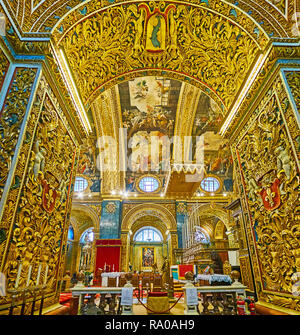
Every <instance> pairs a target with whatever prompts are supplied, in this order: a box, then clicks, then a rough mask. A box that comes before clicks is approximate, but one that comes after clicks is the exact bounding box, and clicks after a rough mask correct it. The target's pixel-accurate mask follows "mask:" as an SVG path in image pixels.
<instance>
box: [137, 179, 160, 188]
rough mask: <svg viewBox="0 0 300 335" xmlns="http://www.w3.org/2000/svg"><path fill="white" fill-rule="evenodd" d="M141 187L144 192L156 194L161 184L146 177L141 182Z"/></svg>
mask: <svg viewBox="0 0 300 335" xmlns="http://www.w3.org/2000/svg"><path fill="white" fill-rule="evenodd" d="M139 187H140V189H141V190H142V191H144V192H154V191H156V190H157V189H158V187H159V183H158V180H157V179H156V178H153V177H144V178H142V179H141V180H140V183H139Z"/></svg>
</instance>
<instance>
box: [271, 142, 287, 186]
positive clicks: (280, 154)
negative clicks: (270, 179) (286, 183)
mask: <svg viewBox="0 0 300 335" xmlns="http://www.w3.org/2000/svg"><path fill="white" fill-rule="evenodd" d="M274 153H275V154H276V155H277V169H278V172H279V171H281V170H284V172H285V175H286V177H287V179H288V180H289V179H290V178H291V164H290V156H289V153H288V148H284V147H283V146H282V145H280V146H278V147H277V148H276V149H275V150H274Z"/></svg>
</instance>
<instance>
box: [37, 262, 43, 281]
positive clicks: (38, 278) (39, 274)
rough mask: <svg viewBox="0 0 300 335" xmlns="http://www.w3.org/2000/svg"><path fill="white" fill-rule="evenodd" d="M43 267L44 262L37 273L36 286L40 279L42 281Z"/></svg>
mask: <svg viewBox="0 0 300 335" xmlns="http://www.w3.org/2000/svg"><path fill="white" fill-rule="evenodd" d="M41 269H42V264H40V265H39V269H38V274H37V278H36V286H38V284H39V281H40V276H41Z"/></svg>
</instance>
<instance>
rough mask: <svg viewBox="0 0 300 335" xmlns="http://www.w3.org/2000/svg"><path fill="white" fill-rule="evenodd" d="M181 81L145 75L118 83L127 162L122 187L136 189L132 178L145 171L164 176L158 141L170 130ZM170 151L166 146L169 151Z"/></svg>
mask: <svg viewBox="0 0 300 335" xmlns="http://www.w3.org/2000/svg"><path fill="white" fill-rule="evenodd" d="M180 89H181V82H179V81H176V80H173V79H168V78H165V77H154V76H147V77H141V78H136V79H133V80H130V81H127V82H125V83H121V84H119V95H120V103H121V109H122V123H123V127H124V128H126V129H127V140H128V145H127V147H128V157H129V166H130V168H129V169H128V171H127V173H126V190H127V191H129V192H138V188H137V187H136V184H135V182H136V180H137V178H139V177H140V176H142V175H143V174H144V173H145V171H146V173H147V172H148V173H153V174H155V175H156V176H157V177H158V178H159V179H160V180H161V182H162V183H164V180H165V171H163V170H165V166H166V165H167V159H166V157H165V155H164V154H163V153H162V145H154V146H153V145H152V149H151V143H153V141H155V143H157V144H158V143H159V141H161V142H160V143H162V144H163V143H168V142H167V141H168V139H167V138H172V136H173V133H174V126H175V119H176V110H177V103H178V99H179V94H180ZM171 154H172V151H171V149H170V155H171Z"/></svg>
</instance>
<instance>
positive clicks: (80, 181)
mask: <svg viewBox="0 0 300 335" xmlns="http://www.w3.org/2000/svg"><path fill="white" fill-rule="evenodd" d="M88 185H89V183H88V181H87V180H86V179H85V178H82V177H76V178H75V186H74V192H82V191H84V190H85V189H86V188H87V187H88Z"/></svg>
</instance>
